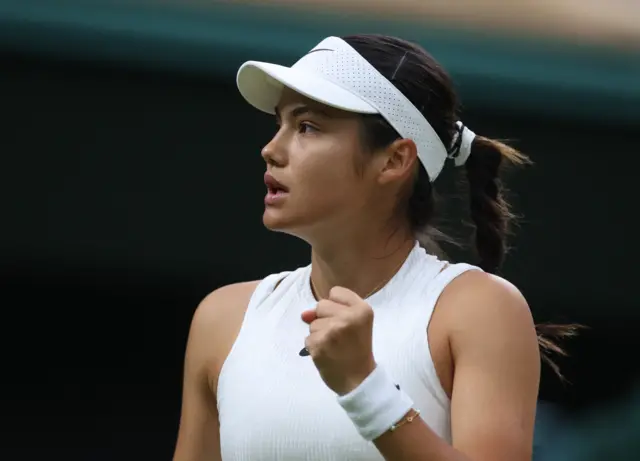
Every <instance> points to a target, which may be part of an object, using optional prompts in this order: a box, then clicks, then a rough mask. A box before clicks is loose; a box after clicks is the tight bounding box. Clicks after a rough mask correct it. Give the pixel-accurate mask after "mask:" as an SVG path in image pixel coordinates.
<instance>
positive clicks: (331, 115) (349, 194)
mask: <svg viewBox="0 0 640 461" xmlns="http://www.w3.org/2000/svg"><path fill="white" fill-rule="evenodd" d="M276 123H277V132H276V134H275V136H274V137H273V139H272V140H271V141H270V142H269V143H268V144H267V145H266V146H265V147H264V149H263V150H262V156H263V158H264V160H265V161H266V164H267V180H266V182H267V186H268V189H267V195H266V197H265V211H264V215H263V222H264V224H265V226H266V227H267V228H269V229H272V230H278V231H283V232H287V233H290V234H293V235H297V236H299V237H301V238H303V239H306V240H309V239H311V238H312V237H313V234H314V232H319V231H321V229H320V228H324V230H325V231H326V229H327V228H333V229H335V228H336V226H340V225H341V224H344V223H345V222H346V221H347V220H348V219H351V220H353V218H354V217H355V216H357V215H358V214H360V213H361V212H362V211H363V210H365V209H366V208H367V206H368V204H369V201H370V198H371V194H372V189H374V187H375V183H376V181H375V178H373V177H372V175H370V174H367V171H366V170H363V171H359V170H358V169H357V168H356V162H357V160H358V158H359V157H358V156H362V155H363V151H362V145H361V136H360V131H359V130H360V122H359V120H358V116H357V115H356V114H351V113H347V112H344V111H340V110H337V109H333V108H330V107H327V106H324V105H321V104H318V103H316V102H314V101H311V100H309V99H307V98H304V97H303V96H301V95H299V94H297V93H295V92H293V91H290V90H285V91H284V92H283V95H282V98H281V101H280V104H278V107H277V111H276ZM269 176H270V178H269ZM273 180H275V181H277V183H279V184H276V183H275V181H273ZM280 186H281V187H280Z"/></svg>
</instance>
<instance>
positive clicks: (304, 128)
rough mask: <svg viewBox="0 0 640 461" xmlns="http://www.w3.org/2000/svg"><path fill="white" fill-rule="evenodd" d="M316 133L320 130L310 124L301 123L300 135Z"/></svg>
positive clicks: (299, 127) (299, 126)
mask: <svg viewBox="0 0 640 461" xmlns="http://www.w3.org/2000/svg"><path fill="white" fill-rule="evenodd" d="M315 131H318V129H317V128H316V127H315V126H313V125H311V124H310V123H307V122H301V123H300V125H298V133H300V134H308V133H313V132H315Z"/></svg>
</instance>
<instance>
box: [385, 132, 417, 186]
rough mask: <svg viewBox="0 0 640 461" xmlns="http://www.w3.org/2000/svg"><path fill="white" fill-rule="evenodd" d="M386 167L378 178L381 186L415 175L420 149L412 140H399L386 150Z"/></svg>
mask: <svg viewBox="0 0 640 461" xmlns="http://www.w3.org/2000/svg"><path fill="white" fill-rule="evenodd" d="M385 154H386V155H384V156H383V158H384V165H383V166H382V169H381V171H380V175H379V176H378V181H379V182H380V184H388V183H392V182H396V181H398V180H402V179H405V178H407V177H408V176H410V175H412V174H413V171H414V167H415V162H416V161H417V159H418V148H417V147H416V143H415V142H413V140H411V139H397V140H395V141H394V142H392V143H391V144H390V145H389V146H388V147H387V148H386V149H385Z"/></svg>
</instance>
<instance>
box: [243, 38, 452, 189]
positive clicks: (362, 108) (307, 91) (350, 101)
mask: <svg viewBox="0 0 640 461" xmlns="http://www.w3.org/2000/svg"><path fill="white" fill-rule="evenodd" d="M403 59H404V58H403ZM400 63H401V62H399V64H400ZM237 85H238V89H239V90H240V94H242V96H243V97H244V98H245V99H246V100H247V101H248V102H249V104H251V105H252V106H254V107H256V108H257V109H259V110H261V111H263V112H266V113H269V114H273V113H275V108H276V106H277V105H278V103H279V102H280V96H281V94H282V90H283V88H284V87H287V88H290V89H292V90H294V91H296V92H297V93H300V94H302V95H303V96H306V97H308V98H309V99H312V100H314V101H317V102H319V103H322V104H325V105H327V106H330V107H335V108H337V109H342V110H345V111H348V112H355V113H359V114H380V115H381V116H382V117H383V118H384V119H385V120H386V121H387V122H388V123H389V124H390V125H391V126H392V127H393V128H394V129H395V130H396V131H397V132H398V133H399V134H400V136H402V137H403V138H406V139H412V140H413V142H415V143H416V146H417V149H418V158H419V159H420V162H421V163H422V165H423V166H424V168H425V170H426V171H427V174H428V175H429V179H430V180H431V181H433V180H435V179H436V177H437V176H438V175H439V174H440V171H441V170H442V167H443V165H444V162H445V161H446V159H447V149H446V148H445V146H444V144H443V143H442V141H441V140H440V137H439V136H438V135H437V134H436V132H435V131H434V130H433V128H432V127H431V125H430V124H429V122H428V121H427V120H426V119H425V117H424V116H423V115H422V114H421V113H420V111H419V110H418V109H416V107H415V106H414V105H413V104H412V103H411V102H410V101H409V100H408V99H407V98H406V97H405V96H404V95H403V94H402V92H400V90H398V89H397V88H396V87H395V86H394V85H393V84H392V83H391V82H390V81H389V80H387V79H386V78H385V77H384V76H382V74H380V72H378V71H377V69H375V68H374V67H373V66H372V65H371V64H369V62H368V61H367V60H366V59H364V58H363V57H362V56H361V55H360V54H359V53H358V52H357V51H356V50H354V49H353V48H352V47H351V46H350V45H349V44H348V43H347V42H345V41H344V40H342V39H340V38H337V37H329V38H326V39H324V40H323V41H322V42H320V43H319V44H318V45H317V46H316V47H315V48H313V49H312V50H311V51H310V52H309V53H308V54H307V55H305V56H303V57H302V58H301V59H300V60H299V61H298V62H296V63H295V64H294V65H293V66H291V67H285V66H280V65H277V64H270V63H266V62H257V61H248V62H245V63H244V64H243V65H242V66H241V67H240V70H238V76H237Z"/></svg>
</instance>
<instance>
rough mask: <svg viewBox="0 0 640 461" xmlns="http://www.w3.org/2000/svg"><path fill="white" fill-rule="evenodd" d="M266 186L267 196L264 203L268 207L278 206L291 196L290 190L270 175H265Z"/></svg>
mask: <svg viewBox="0 0 640 461" xmlns="http://www.w3.org/2000/svg"><path fill="white" fill-rule="evenodd" d="M264 184H265V185H266V186H267V195H265V197H264V203H265V205H267V206H273V205H277V204H278V203H280V202H282V200H283V199H284V198H286V196H287V195H289V188H288V187H287V186H285V185H284V184H282V183H281V182H279V181H278V180H276V178H274V177H273V176H272V175H271V174H269V173H265V175H264Z"/></svg>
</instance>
